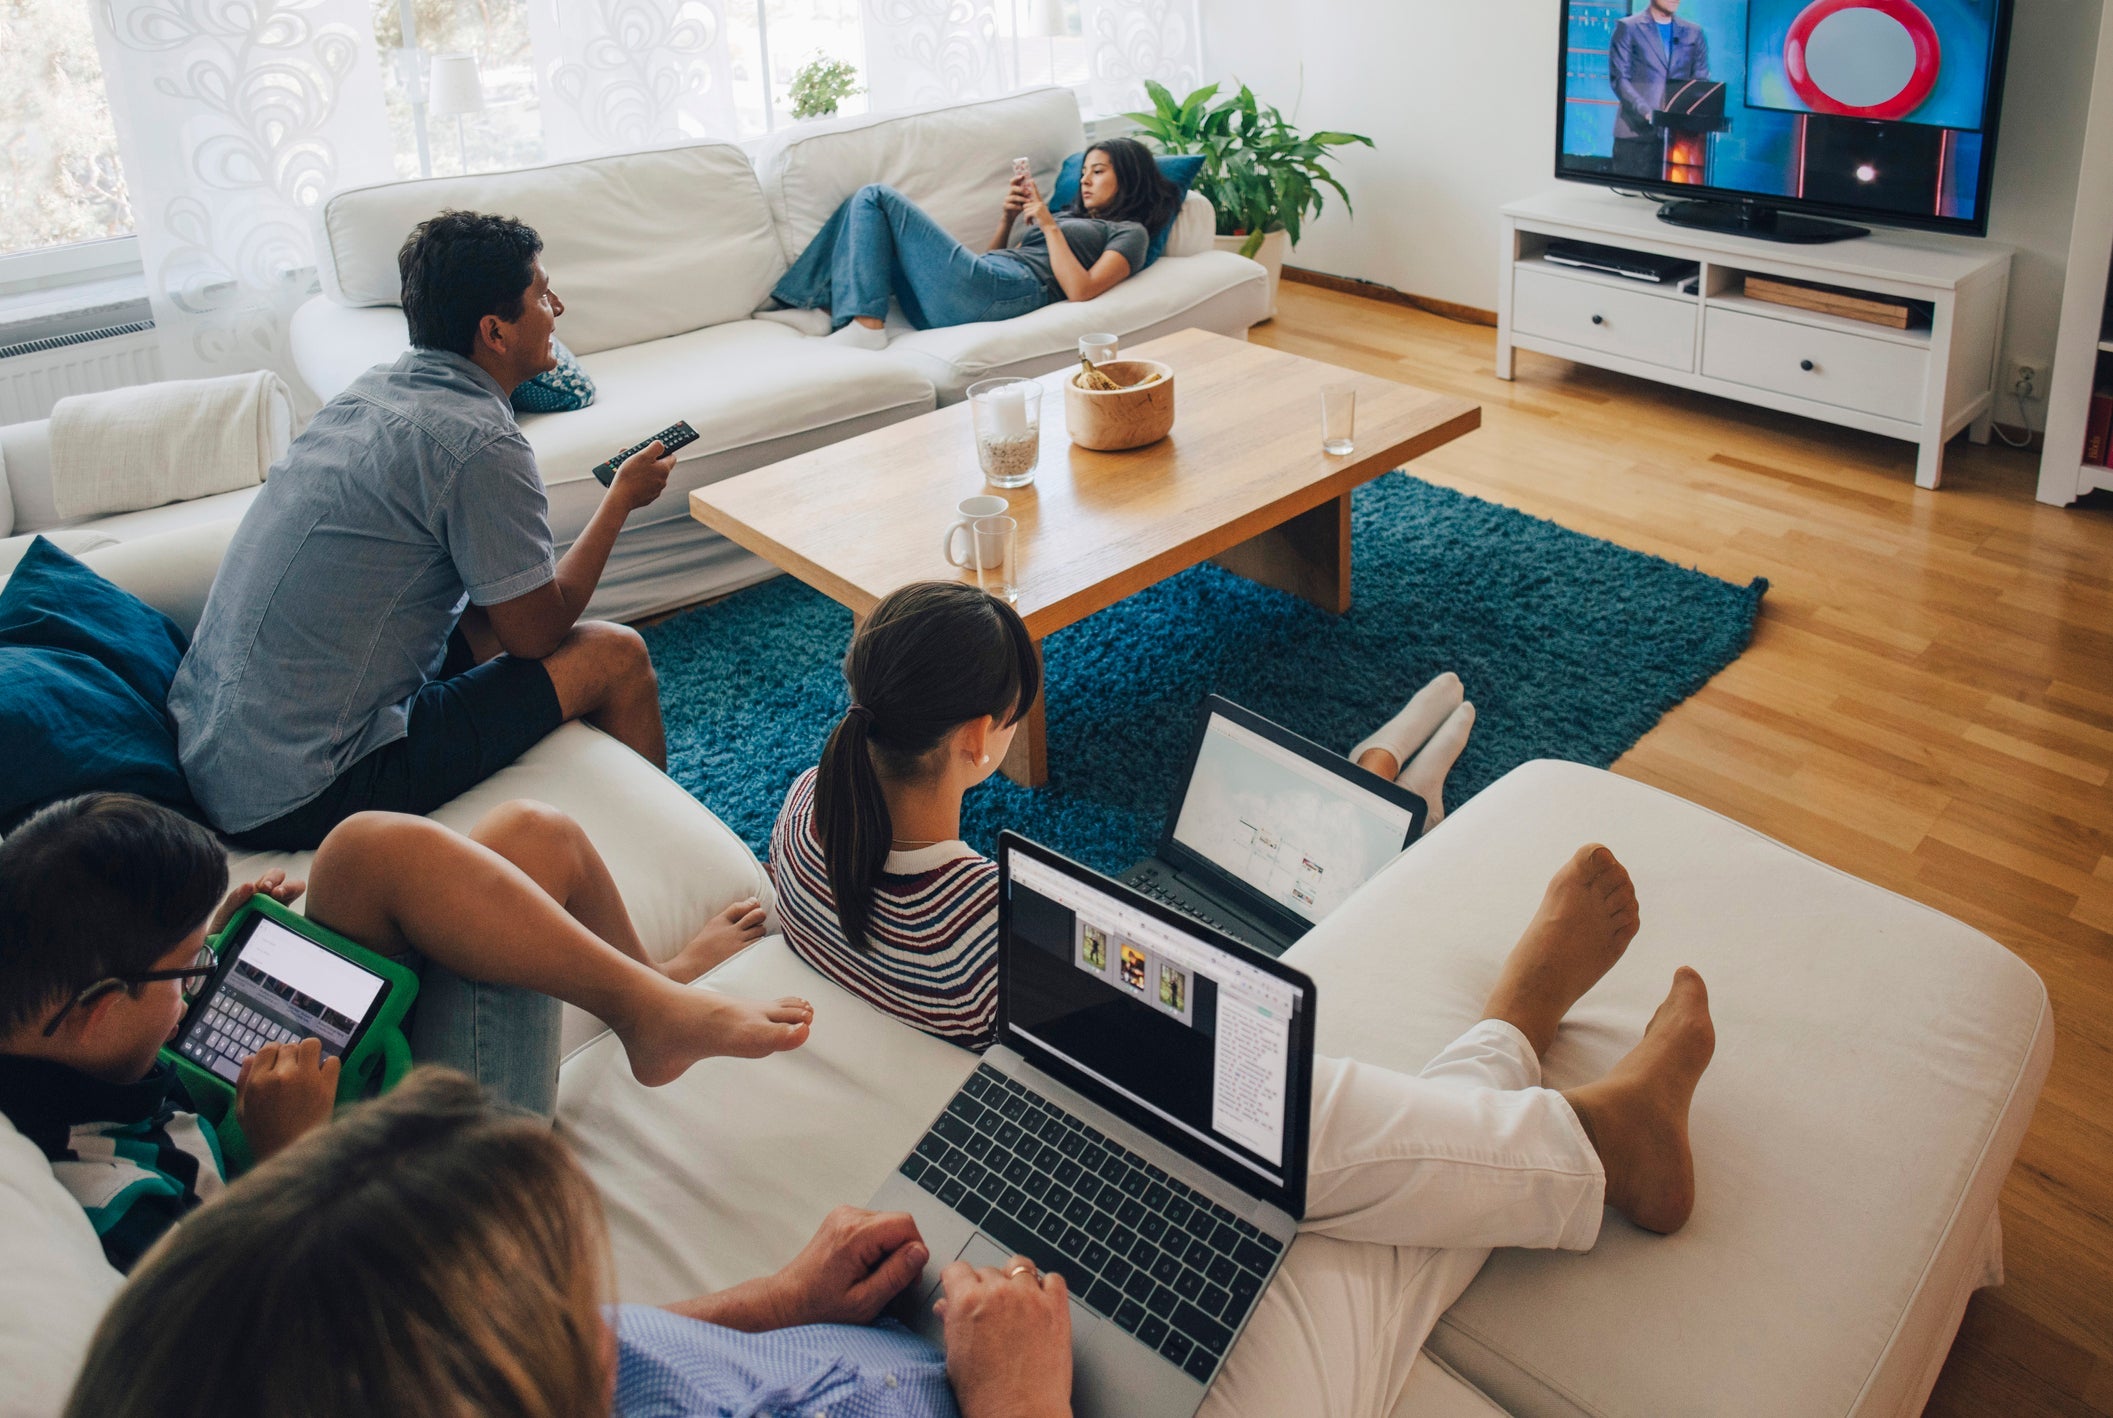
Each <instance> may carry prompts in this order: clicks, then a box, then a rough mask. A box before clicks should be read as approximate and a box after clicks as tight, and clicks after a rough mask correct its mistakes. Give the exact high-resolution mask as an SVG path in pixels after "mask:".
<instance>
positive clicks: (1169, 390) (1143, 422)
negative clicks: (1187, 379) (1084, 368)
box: [1064, 359, 1174, 452]
mask: <svg viewBox="0 0 2113 1418" xmlns="http://www.w3.org/2000/svg"><path fill="white" fill-rule="evenodd" d="M1099 368H1100V372H1101V373H1103V374H1105V375H1107V376H1108V377H1109V378H1110V379H1113V380H1114V381H1115V382H1116V383H1118V384H1123V385H1137V384H1140V383H1142V382H1143V381H1144V380H1146V379H1149V378H1151V376H1152V375H1154V374H1157V375H1158V376H1159V378H1158V379H1156V380H1154V381H1153V382H1152V383H1150V384H1146V385H1144V387H1143V388H1123V389H1107V390H1096V389H1082V388H1080V387H1079V384H1078V378H1077V373H1076V372H1075V371H1074V373H1072V374H1070V375H1067V376H1066V377H1065V379H1064V422H1065V425H1066V426H1067V427H1068V428H1069V430H1070V432H1071V441H1072V442H1073V443H1076V444H1077V445H1078V446H1079V447H1081V448H1092V449H1096V450H1099V451H1101V452H1114V451H1116V450H1118V449H1123V448H1142V447H1144V446H1145V445H1146V444H1147V443H1157V442H1158V441H1159V440H1160V439H1162V438H1165V437H1166V436H1167V430H1169V429H1171V428H1172V427H1173V426H1174V371H1173V370H1171V369H1169V368H1168V367H1167V366H1165V365H1163V364H1161V363H1160V362H1159V361H1158V360H1156V359H1111V360H1109V361H1107V362H1106V363H1104V364H1102V365H1100V366H1099Z"/></svg>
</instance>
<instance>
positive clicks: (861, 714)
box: [844, 704, 873, 725]
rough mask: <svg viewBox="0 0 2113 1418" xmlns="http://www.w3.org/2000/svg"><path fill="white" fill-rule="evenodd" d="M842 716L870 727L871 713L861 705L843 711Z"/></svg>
mask: <svg viewBox="0 0 2113 1418" xmlns="http://www.w3.org/2000/svg"><path fill="white" fill-rule="evenodd" d="M844 714H845V716H846V717H848V718H852V719H856V720H858V721H859V722H860V723H861V724H868V725H870V724H871V723H872V722H873V711H872V710H871V709H868V708H867V707H866V706H865V705H863V704H854V705H852V706H851V707H850V708H849V709H846V710H845V711H844Z"/></svg>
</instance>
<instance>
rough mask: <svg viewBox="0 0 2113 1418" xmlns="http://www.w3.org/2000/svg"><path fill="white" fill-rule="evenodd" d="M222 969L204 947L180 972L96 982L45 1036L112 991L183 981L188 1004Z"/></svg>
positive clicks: (66, 1008)
mask: <svg viewBox="0 0 2113 1418" xmlns="http://www.w3.org/2000/svg"><path fill="white" fill-rule="evenodd" d="M219 968H220V959H219V957H218V956H216V955H214V954H213V947H211V946H210V945H201V946H199V947H198V953H197V954H196V955H194V956H192V957H191V963H190V964H189V965H186V966H184V967H183V968H182V969H181V970H142V971H140V972H139V973H138V974H135V975H112V976H110V977H109V978H108V979H104V980H97V981H96V982H95V983H94V984H92V985H90V986H89V987H88V988H87V989H85V990H82V991H81V992H80V993H79V994H77V995H75V996H74V997H73V998H72V999H70V1000H68V1001H66V1003H65V1004H64V1005H63V1006H62V1007H61V1008H60V1010H59V1012H58V1013H57V1014H54V1015H53V1016H52V1017H51V1023H49V1024H47V1025H45V1026H44V1037H45V1038H47V1039H49V1038H50V1037H51V1036H52V1035H54V1034H56V1033H58V1032H59V1026H60V1025H61V1024H64V1023H65V1022H66V1016H67V1015H69V1014H71V1013H73V1010H74V1006H76V1005H85V1004H87V1003H88V1002H89V1001H90V1000H93V999H94V998H95V997H96V996H97V995H103V994H108V993H109V992H110V991H112V990H129V989H131V988H133V987H134V986H136V985H151V984H153V983H154V982H155V981H156V980H181V981H183V1000H184V1003H185V1004H189V1003H190V1002H191V1001H192V1000H194V999H196V998H198V991H199V990H200V989H202V988H203V987H204V985H205V982H206V981H207V980H209V979H211V978H212V976H213V972H214V971H215V970H217V969H219Z"/></svg>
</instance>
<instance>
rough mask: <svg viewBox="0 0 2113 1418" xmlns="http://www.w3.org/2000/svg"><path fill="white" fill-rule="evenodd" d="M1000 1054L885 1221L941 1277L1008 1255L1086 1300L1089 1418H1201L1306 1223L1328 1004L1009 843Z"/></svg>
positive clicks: (1250, 955) (1078, 1333) (964, 1097)
mask: <svg viewBox="0 0 2113 1418" xmlns="http://www.w3.org/2000/svg"><path fill="white" fill-rule="evenodd" d="M998 872H999V883H1000V887H999V889H1000V893H1001V894H1000V902H1001V904H1000V909H999V940H998V1025H997V1042H996V1044H995V1045H994V1046H993V1047H992V1048H991V1050H990V1052H989V1053H987V1054H985V1055H984V1057H983V1062H982V1064H981V1065H980V1066H979V1067H978V1068H977V1069H976V1071H975V1073H973V1074H972V1075H970V1077H969V1079H968V1082H967V1083H965V1084H963V1085H962V1088H961V1091H960V1092H958V1093H956V1094H955V1095H954V1097H953V1099H952V1101H950V1102H949V1103H948V1104H947V1106H946V1109H945V1111H944V1112H942V1113H941V1114H940V1115H939V1117H938V1119H937V1120H936V1121H934V1122H933V1124H932V1126H931V1129H930V1130H929V1131H928V1132H927V1133H926V1134H925V1136H924V1137H923V1139H922V1140H921V1141H919V1142H918V1144H917V1146H916V1148H915V1149H914V1150H913V1151H912V1152H911V1153H910V1155H909V1156H908V1157H906V1158H905V1159H903V1163H902V1166H901V1168H900V1169H898V1170H897V1171H896V1172H895V1173H894V1174H893V1175H891V1176H890V1177H889V1178H888V1180H887V1182H885V1183H884V1184H883V1185H882V1186H881V1189H880V1190H879V1192H877V1193H876V1194H875V1195H874V1198H873V1201H872V1205H873V1206H874V1207H875V1208H877V1209H880V1210H884V1211H907V1212H909V1213H910V1214H911V1215H912V1216H914V1217H915V1218H916V1219H917V1225H918V1229H919V1230H920V1231H921V1232H922V1233H923V1236H924V1239H925V1243H926V1245H927V1246H928V1247H929V1248H930V1251H931V1259H930V1261H929V1262H928V1263H927V1264H926V1267H925V1271H924V1274H923V1276H922V1277H921V1278H920V1279H919V1280H918V1281H917V1282H916V1283H915V1284H913V1285H911V1286H910V1287H909V1289H908V1290H906V1291H905V1292H904V1294H903V1297H902V1299H901V1300H900V1301H898V1308H897V1309H896V1311H895V1314H896V1317H897V1318H899V1319H900V1320H902V1322H903V1323H904V1324H906V1325H908V1326H909V1327H911V1328H912V1329H915V1330H917V1331H918V1332H919V1333H921V1334H924V1335H926V1336H927V1337H929V1338H930V1339H932V1340H933V1341H934V1342H939V1341H941V1339H942V1336H943V1332H944V1326H943V1325H942V1324H941V1322H940V1321H939V1320H938V1319H937V1317H935V1316H934V1315H933V1314H932V1301H933V1300H935V1299H936V1298H938V1295H939V1276H940V1272H941V1271H943V1270H944V1269H945V1268H946V1267H947V1266H948V1265H950V1264H952V1263H953V1262H954V1261H955V1260H957V1259H960V1260H966V1261H969V1262H970V1263H972V1264H975V1265H988V1266H1002V1265H1004V1264H1005V1263H1006V1261H1007V1259H1008V1258H1009V1257H1011V1256H1013V1255H1015V1254H1019V1255H1024V1256H1027V1257H1028V1258H1030V1259H1032V1260H1033V1261H1034V1262H1035V1264H1036V1265H1038V1266H1039V1267H1040V1268H1041V1269H1042V1270H1043V1271H1044V1272H1049V1271H1055V1272H1058V1273H1061V1274H1062V1275H1063V1277H1064V1279H1065V1281H1066V1282H1067V1283H1068V1284H1069V1286H1070V1289H1071V1301H1072V1304H1071V1342H1072V1355H1073V1406H1074V1408H1075V1411H1076V1412H1078V1413H1079V1414H1080V1415H1081V1416H1082V1418H1098V1416H1099V1415H1107V1418H1113V1415H1117V1414H1121V1415H1128V1416H1129V1418H1186V1415H1189V1414H1192V1413H1194V1412H1195V1411H1196V1408H1197V1406H1198V1405H1199V1404H1201V1403H1202V1402H1203V1395H1204V1393H1205V1392H1206V1391H1207V1390H1208V1389H1209V1387H1210V1384H1211V1380H1212V1379H1213V1378H1214V1377H1216V1375H1217V1373H1218V1369H1219V1366H1220V1365H1221V1364H1223V1363H1224V1361H1225V1356H1226V1354H1227V1352H1228V1351H1229V1350H1230V1349H1231V1348H1232V1346H1233V1342H1234V1340H1235V1339H1237V1338H1238V1337H1239V1334H1240V1330H1241V1328H1242V1327H1243V1326H1244V1325H1245V1324H1246V1323H1247V1320H1248V1317H1249V1316H1250V1315H1251V1314H1253V1312H1254V1308H1255V1304H1256V1302H1257V1300H1258V1299H1259V1298H1260V1296H1261V1294H1262V1290H1263V1288H1264V1287H1265V1286H1267V1285H1268V1283H1269V1281H1270V1277H1271V1276H1273V1275H1274V1274H1275V1273H1276V1270H1277V1266H1278V1265H1279V1264H1280V1263H1281V1262H1282V1260H1283V1258H1284V1251H1285V1248H1286V1247H1287V1246H1289V1245H1290V1243H1291V1238H1292V1235H1293V1233H1294V1232H1296V1231H1297V1229H1298V1223H1299V1218H1300V1217H1301V1216H1302V1215H1304V1213H1305V1208H1306V1143H1307V1131H1308V1124H1309V1116H1310V1111H1311V1105H1312V1088H1313V1020H1314V989H1313V982H1312V981H1311V980H1309V979H1307V978H1306V977H1305V976H1304V975H1302V974H1300V973H1299V972H1298V971H1296V970H1292V969H1289V968H1287V967H1286V966H1284V965H1283V964H1281V963H1280V962H1278V961H1277V960H1275V959H1273V958H1271V957H1269V956H1267V955H1264V954H1262V953H1260V952H1258V951H1256V950H1254V949H1252V948H1251V947H1249V946H1246V945H1243V944H1242V943H1241V942H1239V941H1237V940H1235V939H1233V938H1232V937H1230V936H1227V935H1225V934H1223V933H1221V932H1218V931H1214V930H1211V929H1209V928H1208V927H1206V926H1203V925H1201V924H1199V923H1198V922H1196V921H1194V920H1192V919H1190V918H1188V917H1185V916H1183V915H1182V914H1181V913H1179V912H1177V911H1175V910H1173V909H1172V908H1170V907H1168V906H1167V905H1165V904H1164V903H1162V902H1158V901H1154V900H1152V899H1151V898H1149V897H1147V896H1144V895H1142V894H1140V893H1138V892H1136V891H1133V890H1130V889H1129V888H1127V887H1125V886H1123V885H1122V884H1121V883H1119V882H1116V881H1113V880H1110V879H1109V878H1107V877H1104V876H1101V875H1100V874H1099V873H1097V872H1094V871H1090V870H1088V869H1087V868H1085V867H1082V866H1080V865H1078V864H1077V863H1076V862H1072V861H1069V860H1067V859H1066V858H1064V857H1062V856H1059V855H1058V854H1057V853H1055V852H1052V851H1050V850H1049V849H1047V848H1046V847H1042V846H1038V845H1037V844H1035V843H1032V842H1029V841H1027V840H1026V839H1025V838H1022V837H1019V836H1016V835H1014V834H1013V833H1010V832H1008V833H1005V834H1003V835H1002V836H1001V837H1000V839H999V843H998Z"/></svg>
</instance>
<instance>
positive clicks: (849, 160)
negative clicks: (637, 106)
mask: <svg viewBox="0 0 2113 1418" xmlns="http://www.w3.org/2000/svg"><path fill="white" fill-rule="evenodd" d="M1085 145H1086V130H1085V127H1084V125H1083V124H1082V123H1081V122H1080V121H1079V107H1078V97H1077V95H1075V94H1073V93H1072V92H1071V90H1069V89H1065V88H1048V89H1031V90H1029V91H1027V92H1026V93H1019V94H1011V95H1008V96H1007V97H1005V98H997V99H990V100H988V101H986V102H983V103H964V104H955V105H952V106H949V107H946V108H934V109H925V110H920V111H918V112H914V113H899V114H890V115H886V116H882V117H877V118H854V119H847V120H844V121H842V122H838V123H829V124H816V125H812V126H803V127H799V128H791V129H787V130H785V132H784V133H782V134H780V135H776V136H774V137H772V138H769V139H764V140H762V141H760V142H757V143H753V144H751V145H750V146H751V147H752V148H753V149H754V151H755V154H756V159H755V161H756V171H757V173H758V175H759V176H760V177H761V179H762V182H763V193H764V196H765V197H766V198H767V199H768V201H769V203H770V214H771V217H772V218H773V219H774V221H775V222H776V225H777V234H778V240H779V241H780V242H781V243H782V253H783V255H784V258H785V260H786V261H787V262H788V263H789V262H791V261H792V260H793V258H795V257H797V256H798V255H799V254H800V253H801V252H802V251H804V250H806V249H807V243H808V242H810V241H813V240H814V236H815V233H816V232H818V231H820V230H821V229H822V223H824V222H826V221H828V220H829V216H830V214H831V213H832V212H834V211H835V210H836V209H837V208H838V207H840V206H842V205H843V202H844V199H845V198H846V197H849V196H850V195H851V194H852V193H854V192H856V191H857V190H858V189H859V188H861V187H864V186H865V185H866V184H867V183H869V182H880V183H885V184H887V185H888V186H890V187H893V188H894V189H896V190H897V191H898V192H901V193H902V194H903V195H904V196H906V197H908V198H909V199H910V200H911V201H913V202H915V203H916V204H917V205H918V206H920V207H922V208H923V209H924V210H925V211H926V212H927V213H928V214H930V215H931V217H932V218H933V220H935V221H937V222H938V223H939V224H940V225H941V226H943V227H945V228H946V229H947V230H948V231H949V232H951V233H953V235H954V238H955V239H956V240H958V241H962V242H965V243H967V244H969V245H971V246H973V247H975V248H976V249H977V250H979V251H980V250H982V249H983V247H984V244H985V243H987V242H988V241H989V240H990V234H991V230H992V228H993V227H995V226H996V225H997V220H998V210H999V207H1000V206H1001V205H1002V204H1003V202H1004V200H1005V186H1006V183H1007V182H1008V181H1009V180H1010V179H1011V177H1012V160H1013V159H1014V158H1016V157H1024V158H1027V159H1028V160H1029V161H1030V162H1032V163H1033V164H1034V172H1035V180H1036V181H1037V182H1039V183H1040V184H1041V186H1042V190H1043V191H1045V192H1047V191H1049V190H1050V189H1051V188H1052V187H1053V186H1054V185H1055V183H1056V172H1057V168H1058V167H1059V166H1061V165H1062V163H1063V161H1064V159H1065V158H1067V157H1069V156H1070V155H1071V154H1073V153H1075V152H1077V151H1078V150H1079V149H1080V148H1083V147H1084V146H1085Z"/></svg>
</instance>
